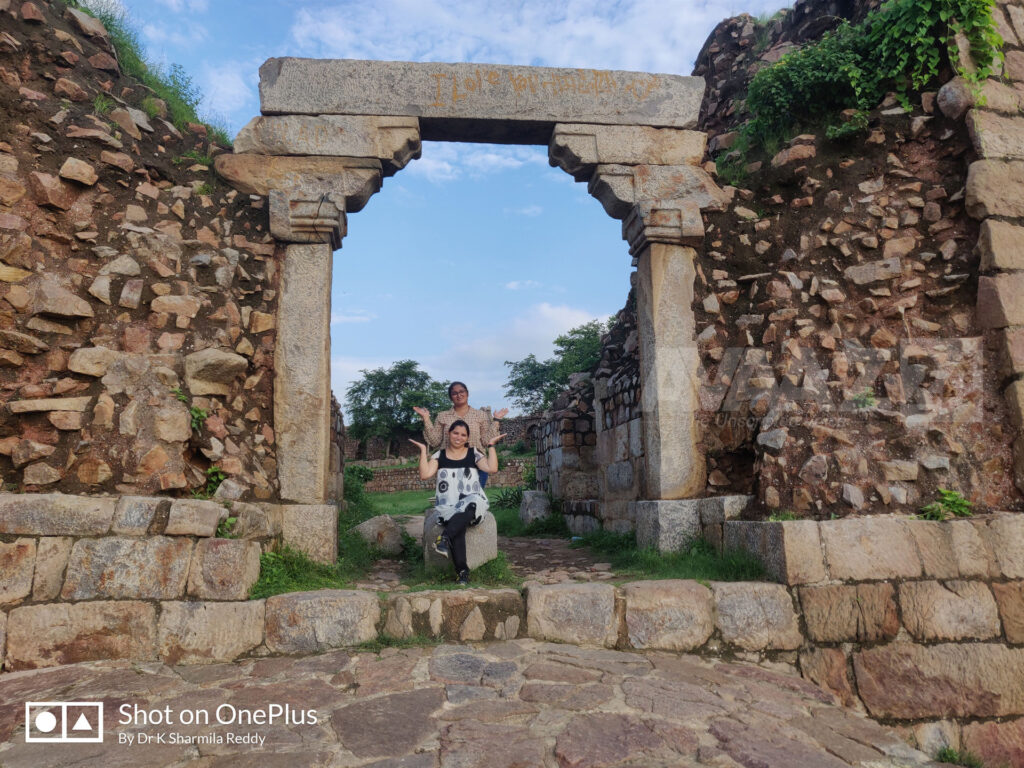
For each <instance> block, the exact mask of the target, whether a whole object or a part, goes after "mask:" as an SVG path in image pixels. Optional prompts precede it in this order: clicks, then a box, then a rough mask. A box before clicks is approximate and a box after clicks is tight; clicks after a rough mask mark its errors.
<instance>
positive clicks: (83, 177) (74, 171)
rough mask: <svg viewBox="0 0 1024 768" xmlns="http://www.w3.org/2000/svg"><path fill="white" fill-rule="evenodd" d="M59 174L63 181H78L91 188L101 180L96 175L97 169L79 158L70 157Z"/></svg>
mask: <svg viewBox="0 0 1024 768" xmlns="http://www.w3.org/2000/svg"><path fill="white" fill-rule="evenodd" d="M58 173H59V174H60V177H61V178H62V179H70V180H71V181H77V182H79V183H80V184H84V185H85V186H87V187H91V186H92V185H93V184H95V183H96V182H97V181H99V178H100V177H99V176H98V175H97V174H96V169H95V168H93V167H92V166H91V165H89V164H88V163H87V162H85V161H84V160H79V159H78V158H77V157H69V158H68V159H67V160H65V161H64V165H62V166H61V167H60V171H59V172H58Z"/></svg>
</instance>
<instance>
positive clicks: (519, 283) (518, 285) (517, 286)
mask: <svg viewBox="0 0 1024 768" xmlns="http://www.w3.org/2000/svg"><path fill="white" fill-rule="evenodd" d="M540 286H541V284H540V283H538V282H537V281H536V280H511V281H509V282H507V283H505V287H506V288H508V289H509V290H510V291H524V290H526V289H527V288H540Z"/></svg>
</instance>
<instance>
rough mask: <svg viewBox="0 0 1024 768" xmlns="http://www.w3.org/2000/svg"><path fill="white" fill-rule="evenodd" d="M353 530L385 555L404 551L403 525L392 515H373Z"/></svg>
mask: <svg viewBox="0 0 1024 768" xmlns="http://www.w3.org/2000/svg"><path fill="white" fill-rule="evenodd" d="M351 531H352V532H353V533H356V534H358V535H359V536H360V537H361V538H362V539H363V541H365V542H366V543H367V544H369V545H370V546H371V547H376V549H377V550H378V551H380V552H381V553H383V554H385V555H398V554H401V552H402V526H400V525H399V524H398V523H396V522H395V519H394V518H393V517H391V515H377V516H376V517H371V518H370V519H369V520H365V521H363V522H362V523H360V524H359V525H357V526H355V527H354V528H352V529H351Z"/></svg>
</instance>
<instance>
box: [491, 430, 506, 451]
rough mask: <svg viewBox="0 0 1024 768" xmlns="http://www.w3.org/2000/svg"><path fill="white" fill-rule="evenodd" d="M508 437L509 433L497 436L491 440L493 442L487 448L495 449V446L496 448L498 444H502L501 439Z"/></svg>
mask: <svg viewBox="0 0 1024 768" xmlns="http://www.w3.org/2000/svg"><path fill="white" fill-rule="evenodd" d="M507 436H508V433H507V432H502V433H501V434H500V435H498V436H497V437H495V438H494V439H493V440H491V442H489V443H488V444H487V447H488V448H493V447H494V446H495V445H496V444H497V443H498V442H500V441H501V438H503V437H507Z"/></svg>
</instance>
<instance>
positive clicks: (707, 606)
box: [622, 580, 715, 651]
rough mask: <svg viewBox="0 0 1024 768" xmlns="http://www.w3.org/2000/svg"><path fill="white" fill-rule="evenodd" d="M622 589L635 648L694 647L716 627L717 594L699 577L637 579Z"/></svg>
mask: <svg viewBox="0 0 1024 768" xmlns="http://www.w3.org/2000/svg"><path fill="white" fill-rule="evenodd" d="M622 593H623V595H624V596H625V598H626V634H627V636H628V637H629V644H630V645H631V646H633V647H634V648H641V649H642V648H661V649H665V650H669V651H692V650H694V649H695V648H700V646H702V645H704V643H706V642H707V640H708V638H709V637H711V633H712V632H713V631H714V628H715V616H714V597H713V595H712V593H711V590H710V589H708V588H707V587H705V586H703V585H702V584H698V583H697V582H696V581H683V580H666V581H638V582H634V583H632V584H626V585H624V586H623V587H622Z"/></svg>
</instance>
